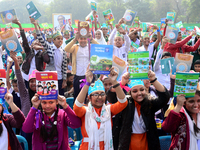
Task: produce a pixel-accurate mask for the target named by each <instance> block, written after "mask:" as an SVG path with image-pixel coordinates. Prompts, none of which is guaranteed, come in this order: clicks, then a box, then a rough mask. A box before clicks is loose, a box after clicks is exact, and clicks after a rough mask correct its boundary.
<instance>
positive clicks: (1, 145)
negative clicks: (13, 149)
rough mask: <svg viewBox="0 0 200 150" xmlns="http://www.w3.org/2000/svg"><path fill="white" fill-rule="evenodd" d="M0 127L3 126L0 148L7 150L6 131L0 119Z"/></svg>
mask: <svg viewBox="0 0 200 150" xmlns="http://www.w3.org/2000/svg"><path fill="white" fill-rule="evenodd" d="M2 127H3V132H2V134H1V136H0V143H1V144H0V149H1V150H3V149H5V150H7V149H8V131H7V129H6V127H5V125H4V123H3V121H2Z"/></svg>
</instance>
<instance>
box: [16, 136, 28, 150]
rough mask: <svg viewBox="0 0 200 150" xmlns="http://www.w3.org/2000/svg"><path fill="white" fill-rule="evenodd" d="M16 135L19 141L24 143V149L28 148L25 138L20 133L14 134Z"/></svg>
mask: <svg viewBox="0 0 200 150" xmlns="http://www.w3.org/2000/svg"><path fill="white" fill-rule="evenodd" d="M16 137H17V139H18V140H19V143H23V144H24V150H28V143H27V141H26V139H25V138H24V137H23V136H21V135H16Z"/></svg>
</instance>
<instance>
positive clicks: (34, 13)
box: [26, 1, 41, 20]
mask: <svg viewBox="0 0 200 150" xmlns="http://www.w3.org/2000/svg"><path fill="white" fill-rule="evenodd" d="M26 9H27V10H28V13H29V15H30V16H31V18H34V19H35V20H37V19H38V18H40V17H41V14H40V12H39V11H38V9H37V8H36V7H35V5H34V3H33V2H32V1H31V2H29V3H28V4H27V5H26Z"/></svg>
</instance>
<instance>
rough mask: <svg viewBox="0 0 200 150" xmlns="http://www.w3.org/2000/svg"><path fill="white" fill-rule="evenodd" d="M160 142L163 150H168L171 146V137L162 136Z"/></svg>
mask: <svg viewBox="0 0 200 150" xmlns="http://www.w3.org/2000/svg"><path fill="white" fill-rule="evenodd" d="M159 140H160V147H161V150H168V149H169V147H170V145H171V135H167V136H160V137H159Z"/></svg>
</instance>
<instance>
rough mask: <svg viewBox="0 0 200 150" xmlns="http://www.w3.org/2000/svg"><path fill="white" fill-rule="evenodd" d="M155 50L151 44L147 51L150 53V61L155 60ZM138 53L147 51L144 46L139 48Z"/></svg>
mask: <svg viewBox="0 0 200 150" xmlns="http://www.w3.org/2000/svg"><path fill="white" fill-rule="evenodd" d="M153 50H154V44H152V45H150V44H149V46H148V49H147V51H149V60H153V58H151V56H152V54H153ZM137 51H138V52H142V51H146V49H145V47H144V45H143V46H141V47H139V48H138V50H137Z"/></svg>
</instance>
